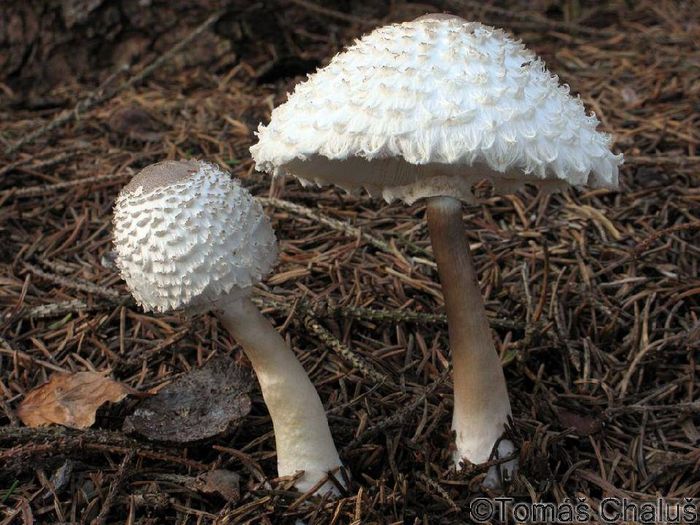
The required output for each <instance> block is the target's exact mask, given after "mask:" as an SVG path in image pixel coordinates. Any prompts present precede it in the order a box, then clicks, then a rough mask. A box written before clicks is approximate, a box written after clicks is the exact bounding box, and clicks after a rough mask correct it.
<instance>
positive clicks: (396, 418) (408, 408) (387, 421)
mask: <svg viewBox="0 0 700 525" xmlns="http://www.w3.org/2000/svg"><path fill="white" fill-rule="evenodd" d="M449 372H450V369H447V370H445V372H443V374H442V375H441V376H440V378H439V379H438V380H436V381H433V382H432V383H431V384H430V385H428V386H427V387H425V388H423V389H422V390H421V392H420V393H419V394H418V395H417V396H416V397H415V398H414V399H413V401H411V402H410V403H409V404H408V405H405V406H404V407H403V408H401V409H399V410H397V411H396V412H395V413H394V414H393V415H391V416H389V417H387V418H384V419H382V420H381V421H380V422H379V423H377V424H376V425H372V426H371V427H369V428H367V429H366V430H365V431H364V432H363V433H362V434H360V435H359V436H357V437H356V438H354V439H353V440H352V441H350V443H348V444H347V445H346V446H345V447H343V449H342V450H341V454H347V453H348V452H350V451H351V450H352V449H354V448H355V447H357V446H358V445H360V444H362V443H364V442H365V441H366V440H367V439H369V438H370V437H372V436H374V435H376V434H377V433H379V432H381V431H382V430H384V429H386V428H389V427H391V426H393V425H398V424H399V423H401V422H402V421H405V419H406V417H407V416H408V415H409V414H411V412H413V411H414V410H415V409H416V408H418V405H420V404H421V403H422V402H423V401H424V400H425V399H426V398H427V397H428V396H429V395H430V394H432V393H433V392H434V391H435V390H436V389H437V387H438V386H440V385H441V384H443V383H444V382H445V380H446V379H447V376H448V375H449Z"/></svg>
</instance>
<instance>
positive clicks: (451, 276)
mask: <svg viewBox="0 0 700 525" xmlns="http://www.w3.org/2000/svg"><path fill="white" fill-rule="evenodd" d="M427 219H428V230H429V232H430V241H431V243H432V246H433V253H434V255H435V259H436V261H437V267H438V274H439V276H440V282H441V283H442V293H443V295H444V297H445V309H446V311H447V321H448V329H449V339H450V347H451V351H452V363H453V373H454V380H453V381H454V413H453V416H452V430H453V431H454V432H455V434H456V436H455V440H456V445H457V450H456V451H455V454H454V456H453V460H454V462H455V463H456V464H457V465H459V462H460V460H462V459H463V458H465V459H467V460H469V461H470V462H472V463H475V464H478V463H484V462H485V461H488V460H489V459H490V456H491V452H492V450H493V448H494V444H495V443H496V442H498V440H499V439H500V438H501V436H502V435H503V431H504V425H505V423H506V422H507V420H508V417H509V416H510V413H511V411H510V401H509V400H508V391H507V388H506V381H505V376H504V375H503V368H502V367H501V361H500V359H499V356H498V353H497V352H496V348H495V347H494V344H493V339H492V336H491V330H490V327H489V322H488V319H487V317H486V309H485V308H484V301H483V298H482V297H481V290H480V289H479V283H478V280H477V275H476V271H475V270H474V265H473V263H472V258H471V254H470V252H469V244H468V243H467V242H466V238H465V234H464V223H463V221H462V203H461V202H460V201H459V200H457V199H455V198H453V197H431V198H429V199H428V207H427ZM497 450H498V452H499V455H501V457H502V455H508V454H509V453H510V451H512V450H513V445H512V443H510V442H507V441H506V440H502V441H501V442H500V443H499V446H498V449H497ZM514 468H515V465H514V462H513V464H512V465H511V466H510V467H508V466H506V471H507V472H508V473H509V474H510V473H511V471H512V470H513V469H514ZM498 479H499V476H498V471H497V470H496V469H492V470H491V471H490V472H489V474H488V476H487V479H486V481H485V483H487V484H491V485H497V484H498Z"/></svg>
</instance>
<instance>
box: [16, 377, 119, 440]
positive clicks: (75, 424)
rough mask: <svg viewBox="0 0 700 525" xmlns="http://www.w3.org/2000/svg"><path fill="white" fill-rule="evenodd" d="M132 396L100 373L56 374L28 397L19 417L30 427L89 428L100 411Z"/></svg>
mask: <svg viewBox="0 0 700 525" xmlns="http://www.w3.org/2000/svg"><path fill="white" fill-rule="evenodd" d="M129 393H131V389H130V388H129V387H127V386H126V385H123V384H121V383H118V382H117V381H114V380H112V379H110V378H108V377H105V376H104V374H102V373H99V372H76V373H74V374H54V375H53V376H51V379H50V380H49V382H48V383H46V384H44V385H42V386H40V387H39V388H35V389H34V390H32V391H31V392H29V393H28V394H27V396H26V397H25V398H24V401H22V403H21V404H20V405H19V407H18V408H17V416H18V417H19V418H20V419H21V420H22V423H24V424H25V425H27V426H29V427H40V426H43V425H51V424H55V425H63V426H66V427H70V428H88V427H90V426H92V425H93V424H94V423H95V413H96V412H97V409H98V408H100V407H101V406H102V405H103V404H105V403H107V402H111V403H117V402H119V401H121V400H122V399H124V398H125V397H126V396H127V394H129Z"/></svg>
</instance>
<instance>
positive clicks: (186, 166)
mask: <svg viewBox="0 0 700 525" xmlns="http://www.w3.org/2000/svg"><path fill="white" fill-rule="evenodd" d="M197 171H199V162H197V161H196V160H164V161H162V162H156V163H155V164H151V165H150V166H146V167H145V168H143V169H142V170H141V171H139V172H138V173H137V174H136V175H134V176H133V177H132V179H131V180H130V181H129V183H128V184H127V185H126V186H124V188H123V190H122V191H126V192H134V191H136V190H137V189H139V188H143V191H144V192H148V191H152V190H155V189H156V188H163V187H165V186H170V185H171V184H176V183H178V182H182V181H184V180H186V179H188V178H189V177H191V176H192V175H194V174H195V173H197Z"/></svg>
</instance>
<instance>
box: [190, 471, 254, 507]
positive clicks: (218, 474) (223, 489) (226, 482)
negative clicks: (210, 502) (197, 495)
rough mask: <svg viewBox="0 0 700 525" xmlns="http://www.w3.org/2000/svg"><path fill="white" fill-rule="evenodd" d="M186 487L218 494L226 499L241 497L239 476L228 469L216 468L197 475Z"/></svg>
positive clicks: (235, 499)
mask: <svg viewBox="0 0 700 525" xmlns="http://www.w3.org/2000/svg"><path fill="white" fill-rule="evenodd" d="M188 488H191V489H193V490H197V491H199V492H203V493H205V494H213V493H216V494H220V495H221V496H223V498H224V499H225V500H227V501H238V499H239V498H240V497H241V491H240V476H239V475H238V474H236V473H235V472H231V471H230V470H224V469H217V470H211V471H209V472H205V473H204V474H200V475H199V476H197V477H196V478H195V479H194V480H193V481H192V483H189V484H188Z"/></svg>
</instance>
